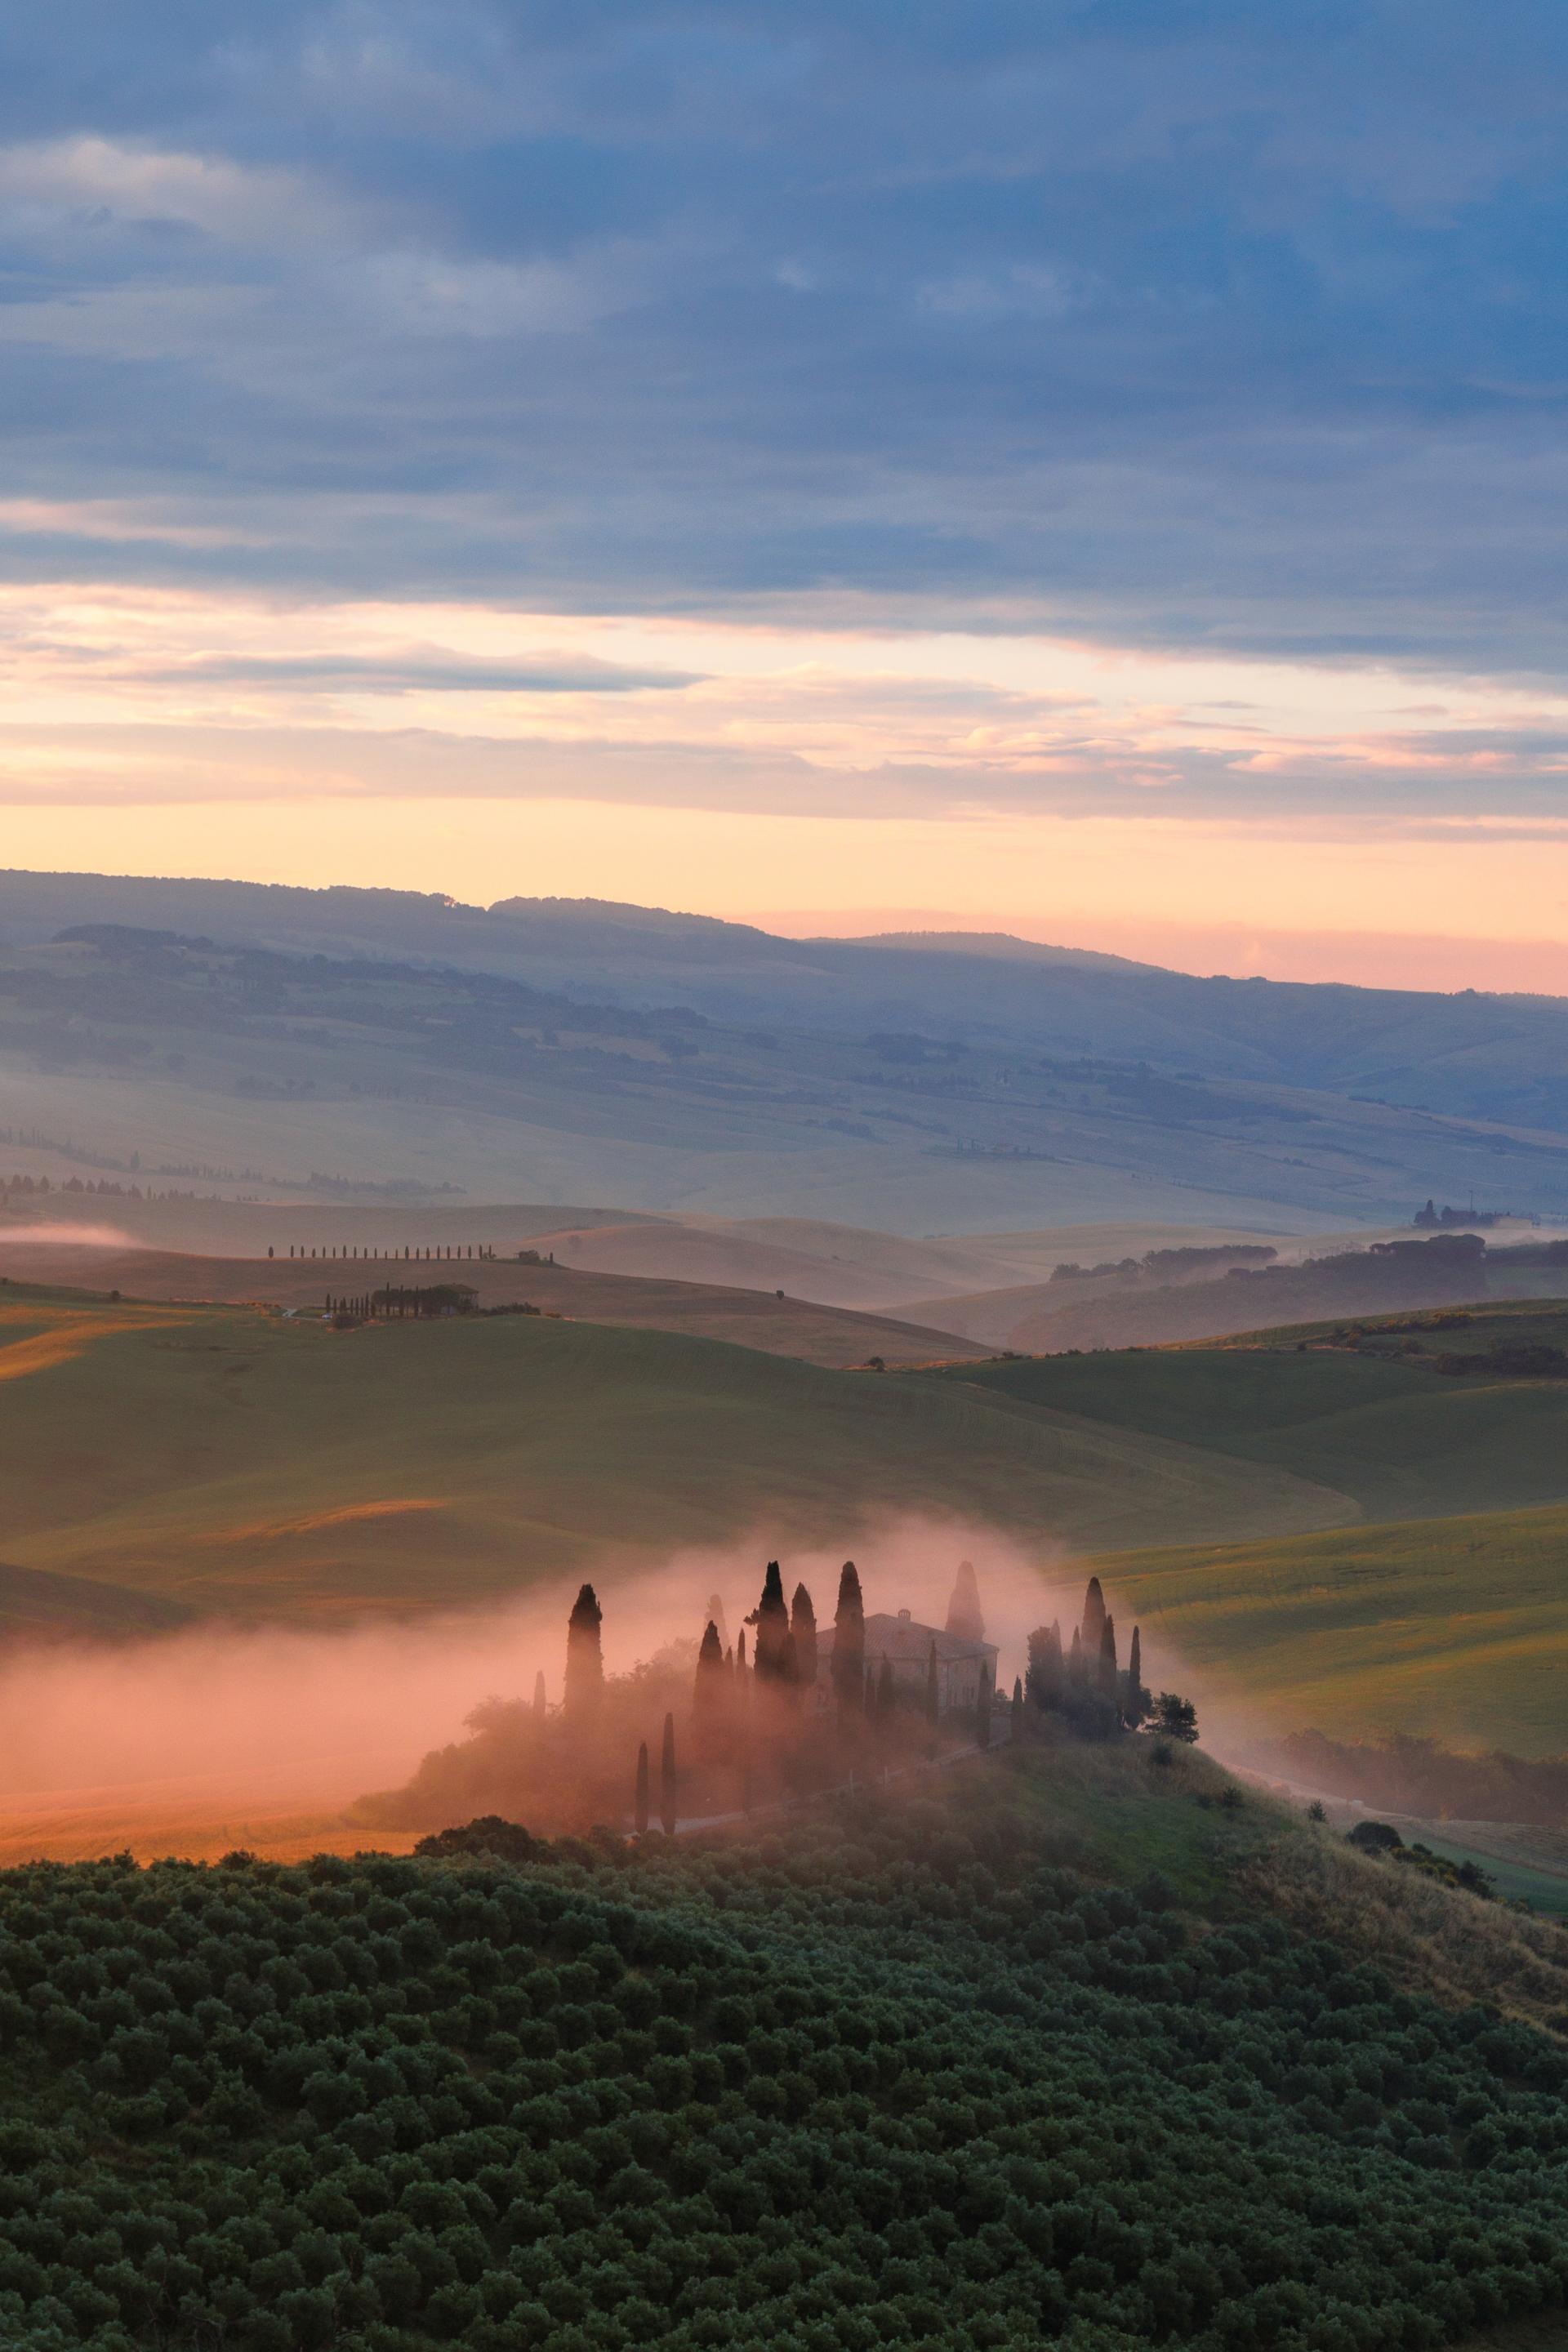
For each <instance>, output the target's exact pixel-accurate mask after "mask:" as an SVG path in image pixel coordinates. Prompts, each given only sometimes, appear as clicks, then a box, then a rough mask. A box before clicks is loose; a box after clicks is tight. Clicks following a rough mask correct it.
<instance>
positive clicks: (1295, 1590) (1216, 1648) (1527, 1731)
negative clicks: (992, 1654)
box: [1098, 1504, 1568, 1756]
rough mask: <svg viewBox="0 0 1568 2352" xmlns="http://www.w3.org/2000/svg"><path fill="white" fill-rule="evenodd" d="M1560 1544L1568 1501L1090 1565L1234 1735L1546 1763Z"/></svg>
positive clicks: (1123, 1555)
mask: <svg viewBox="0 0 1568 2352" xmlns="http://www.w3.org/2000/svg"><path fill="white" fill-rule="evenodd" d="M1565 1551H1568V1507H1564V1506H1563V1504H1549V1505H1543V1506H1541V1507H1537V1508H1536V1509H1533V1510H1512V1511H1491V1512H1485V1513H1475V1514H1469V1515H1463V1516H1457V1517H1452V1518H1443V1519H1426V1518H1424V1519H1419V1520H1415V1521H1398V1520H1395V1521H1393V1522H1390V1523H1387V1524H1384V1525H1381V1526H1376V1527H1367V1528H1353V1529H1348V1528H1342V1529H1339V1530H1337V1531H1336V1532H1335V1533H1334V1534H1332V1535H1331V1536H1305V1537H1279V1538H1269V1539H1268V1540H1266V1541H1263V1542H1260V1543H1258V1542H1253V1543H1244V1544H1226V1545H1219V1546H1209V1545H1204V1546H1196V1547H1194V1546H1184V1547H1175V1548H1173V1549H1159V1550H1143V1551H1135V1552H1120V1553H1116V1554H1113V1555H1110V1556H1108V1557H1107V1558H1105V1559H1102V1560H1101V1561H1100V1563H1098V1565H1099V1567H1100V1572H1101V1573H1102V1574H1103V1575H1105V1576H1107V1577H1111V1578H1114V1579H1115V1580H1116V1582H1117V1583H1118V1585H1119V1586H1121V1588H1122V1589H1123V1590H1124V1591H1126V1593H1127V1594H1128V1596H1129V1600H1130V1603H1131V1607H1132V1608H1133V1610H1134V1611H1135V1612H1136V1613H1137V1615H1138V1616H1139V1618H1140V1619H1141V1620H1142V1622H1143V1623H1144V1625H1145V1626H1147V1627H1148V1628H1149V1629H1150V1630H1151V1633H1152V1636H1153V1638H1154V1640H1155V1641H1156V1642H1157V1643H1159V1644H1160V1646H1161V1648H1162V1649H1168V1650H1170V1651H1173V1652H1174V1653H1175V1654H1176V1655H1178V1656H1179V1657H1180V1658H1181V1659H1182V1660H1183V1661H1184V1662H1185V1663H1188V1664H1191V1666H1192V1668H1193V1670H1194V1674H1196V1675H1201V1676H1202V1679H1203V1686H1204V1688H1205V1691H1207V1692H1212V1694H1213V1699H1212V1701H1211V1714H1212V1715H1214V1716H1215V1717H1216V1718H1218V1719H1223V1720H1224V1721H1225V1722H1226V1724H1227V1725H1228V1726H1229V1727H1230V1728H1231V1729H1232V1730H1233V1731H1235V1732H1239V1733H1242V1734H1245V1735H1247V1736H1256V1735H1258V1733H1260V1732H1264V1731H1267V1732H1268V1733H1270V1734H1271V1735H1279V1734H1281V1733H1285V1732H1291V1731H1297V1730H1303V1729H1307V1728H1311V1729H1315V1730H1319V1731H1325V1732H1329V1733H1339V1734H1342V1735H1351V1736H1364V1735H1365V1734H1366V1733H1367V1732H1369V1731H1371V1730H1390V1731H1406V1732H1416V1733H1420V1734H1423V1735H1429V1736H1432V1737H1435V1738H1439V1739H1442V1740H1445V1741H1447V1742H1449V1743H1451V1744H1452V1745H1454V1746H1456V1747H1459V1748H1494V1747H1500V1748H1508V1749H1510V1750H1511V1751H1513V1752H1514V1753H1516V1754H1519V1755H1522V1756H1546V1755H1556V1754H1561V1752H1562V1751H1563V1746H1564V1724H1563V1687H1564V1675H1565V1674H1568V1580H1565V1579H1564V1576H1563V1557H1564V1553H1565ZM1216 1727H1217V1722H1216Z"/></svg>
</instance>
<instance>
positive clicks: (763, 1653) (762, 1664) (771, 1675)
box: [746, 1559, 789, 1683]
mask: <svg viewBox="0 0 1568 2352" xmlns="http://www.w3.org/2000/svg"><path fill="white" fill-rule="evenodd" d="M746 1622H747V1623H748V1624H752V1625H755V1627H756V1629H757V1638H756V1644H755V1650H754V1659H755V1664H754V1669H753V1671H754V1672H755V1674H756V1677H757V1680H758V1682H759V1683H781V1682H784V1680H786V1679H787V1675H788V1669H789V1653H788V1646H787V1645H788V1643H789V1611H788V1609H787V1608H786V1607H785V1606H784V1579H783V1577H782V1576H781V1575H780V1573H779V1564H778V1562H777V1560H776V1559H770V1560H769V1562H768V1565H767V1573H766V1574H765V1576H764V1577H763V1597H762V1599H761V1600H760V1601H758V1603H757V1606H756V1609H755V1611H754V1612H753V1613H752V1616H751V1617H749V1618H748V1619H747V1621H746Z"/></svg>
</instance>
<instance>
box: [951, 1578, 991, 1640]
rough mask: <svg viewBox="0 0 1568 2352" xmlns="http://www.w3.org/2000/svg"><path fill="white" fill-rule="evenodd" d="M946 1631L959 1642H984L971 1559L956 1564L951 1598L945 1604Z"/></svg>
mask: <svg viewBox="0 0 1568 2352" xmlns="http://www.w3.org/2000/svg"><path fill="white" fill-rule="evenodd" d="M947 1630H948V1632H949V1633H956V1634H957V1636H958V1638H959V1640H960V1641H961V1642H984V1639H985V1620H984V1616H983V1615H982V1614H981V1609H980V1587H979V1585H978V1583H977V1582H976V1581H975V1576H974V1562H973V1560H972V1559H961V1560H960V1561H959V1563H958V1575H957V1578H956V1580H955V1581H954V1583H953V1588H952V1600H951V1601H949V1602H948V1604H947Z"/></svg>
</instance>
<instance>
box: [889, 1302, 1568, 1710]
mask: <svg viewBox="0 0 1568 2352" xmlns="http://www.w3.org/2000/svg"><path fill="white" fill-rule="evenodd" d="M1532 1350H1535V1351H1545V1355H1546V1356H1550V1354H1551V1353H1552V1352H1553V1351H1555V1352H1557V1353H1558V1354H1560V1355H1561V1356H1562V1360H1563V1371H1568V1307H1565V1306H1563V1305H1560V1304H1559V1303H1557V1302H1555V1301H1550V1300H1547V1301H1531V1302H1524V1303H1521V1304H1519V1305H1517V1306H1503V1307H1487V1308H1476V1309H1471V1310H1468V1311H1465V1310H1456V1311H1454V1312H1451V1313H1447V1314H1439V1315H1426V1316H1416V1317H1403V1318H1401V1317H1394V1318H1386V1319H1385V1320H1384V1322H1382V1323H1377V1322H1372V1323H1369V1324H1368V1325H1367V1326H1366V1327H1365V1328H1364V1329H1363V1331H1362V1333H1361V1336H1360V1337H1359V1338H1358V1339H1355V1340H1354V1341H1353V1342H1347V1340H1346V1338H1345V1335H1344V1333H1343V1331H1342V1330H1340V1331H1339V1334H1338V1343H1337V1344H1336V1339H1335V1328H1334V1327H1318V1328H1314V1327H1301V1328H1290V1329H1288V1330H1285V1331H1281V1332H1276V1333H1266V1334H1260V1335H1258V1337H1257V1339H1256V1340H1255V1341H1254V1343H1252V1344H1242V1345H1230V1346H1226V1347H1187V1348H1179V1349H1137V1350H1132V1351H1130V1352H1126V1353H1120V1354H1117V1353H1110V1352H1108V1353H1104V1354H1098V1355H1087V1356H1071V1357H1065V1356H1064V1357H1047V1358H1041V1359H1037V1360H1031V1361H1023V1362H1016V1363H992V1364H985V1365H979V1366H975V1367H973V1368H972V1369H968V1368H966V1369H965V1370H963V1371H962V1373H960V1372H957V1371H954V1372H953V1373H952V1374H946V1375H937V1376H935V1377H938V1378H945V1379H955V1380H961V1381H962V1382H963V1385H964V1386H966V1387H975V1388H978V1389H980V1390H981V1391H984V1393H986V1394H990V1395H997V1396H1005V1397H1007V1398H1009V1399H1010V1400H1011V1401H1012V1402H1014V1403H1015V1404H1016V1406H1017V1407H1018V1408H1019V1409H1020V1410H1021V1411H1043V1412H1063V1411H1068V1412H1076V1413H1080V1414H1082V1415H1084V1416H1085V1418H1086V1419H1089V1420H1090V1421H1092V1422H1094V1423H1096V1424H1097V1425H1101V1426H1114V1427H1116V1428H1118V1429H1121V1430H1122V1431H1123V1432H1125V1433H1128V1434H1132V1433H1142V1434H1146V1435H1148V1436H1150V1437H1152V1438H1154V1437H1157V1438H1160V1439H1162V1440H1164V1441H1166V1442H1174V1443H1178V1444H1198V1445H1201V1446H1203V1447H1205V1448H1207V1449H1213V1450H1214V1451H1215V1452H1219V1453H1224V1454H1227V1455H1228V1456H1230V1457H1231V1458H1232V1459H1235V1460H1237V1461H1247V1462H1250V1463H1254V1464H1256V1465H1259V1466H1262V1465H1269V1466H1271V1467H1274V1468H1277V1469H1281V1470H1289V1471H1290V1472H1291V1473H1293V1474H1294V1475H1297V1476H1299V1477H1301V1478H1304V1479H1309V1480H1311V1481H1312V1482H1313V1483H1315V1484H1316V1485H1318V1486H1321V1487H1324V1488H1329V1489H1331V1490H1333V1491H1335V1492H1337V1493H1339V1494H1341V1495H1342V1496H1345V1497H1346V1498H1347V1499H1348V1500H1349V1501H1350V1502H1351V1503H1352V1505H1353V1507H1354V1508H1355V1510H1356V1512H1357V1514H1358V1515H1359V1516H1360V1517H1362V1518H1363V1521H1364V1522H1366V1523H1367V1524H1363V1525H1360V1526H1356V1527H1353V1528H1351V1527H1341V1528H1337V1529H1336V1530H1334V1531H1333V1532H1332V1533H1330V1534H1322V1535H1313V1536H1306V1537H1289V1538H1285V1537H1280V1538H1267V1539H1265V1540H1263V1541H1261V1542H1259V1541H1249V1542H1247V1543H1244V1544H1240V1545H1227V1546H1220V1547H1211V1546H1200V1547H1194V1546H1191V1545H1184V1544H1179V1543H1175V1544H1172V1545H1169V1546H1163V1547H1161V1548H1158V1549H1142V1550H1139V1551H1136V1552H1126V1553H1119V1554H1117V1555H1115V1556H1112V1557H1110V1558H1107V1559H1101V1560H1100V1562H1099V1563H1097V1565H1098V1567H1099V1569H1100V1573H1101V1574H1102V1575H1104V1576H1105V1577H1106V1578H1107V1580H1109V1581H1110V1583H1111V1584H1112V1585H1113V1586H1114V1588H1115V1589H1116V1590H1117V1591H1120V1592H1121V1593H1123V1594H1124V1595H1125V1596H1126V1600H1125V1602H1124V1604H1123V1613H1124V1614H1125V1613H1126V1611H1127V1610H1128V1609H1131V1612H1133V1613H1135V1614H1136V1615H1137V1616H1138V1618H1139V1619H1140V1621H1141V1622H1142V1624H1143V1627H1144V1633H1145V1640H1146V1642H1152V1646H1153V1651H1154V1655H1155V1658H1156V1660H1157V1661H1158V1662H1159V1670H1161V1671H1165V1672H1174V1671H1176V1667H1177V1662H1179V1664H1180V1666H1181V1667H1182V1668H1184V1669H1185V1668H1190V1669H1191V1670H1192V1672H1193V1673H1194V1674H1195V1675H1197V1676H1198V1677H1199V1678H1200V1682H1201V1686H1202V1687H1203V1689H1204V1691H1205V1694H1206V1695H1208V1696H1209V1698H1210V1700H1211V1703H1213V1704H1215V1706H1219V1707H1221V1708H1222V1709H1223V1710H1227V1711H1228V1719H1229V1721H1230V1723H1231V1724H1232V1726H1233V1727H1236V1728H1239V1729H1240V1730H1243V1731H1246V1732H1247V1733H1251V1734H1256V1733H1258V1732H1262V1731H1268V1732H1269V1733H1271V1734H1279V1733H1280V1732H1285V1731H1290V1730H1296V1729H1302V1728H1307V1727H1310V1728H1313V1729H1317V1730H1321V1731H1327V1732H1337V1733H1342V1734H1355V1735H1359V1736H1362V1737H1365V1736H1367V1735H1368V1734H1369V1733H1371V1732H1374V1731H1377V1730H1382V1729H1388V1730H1401V1731H1406V1732H1416V1733H1422V1734H1429V1735H1432V1736H1435V1737H1437V1738H1443V1739H1445V1740H1447V1741H1449V1742H1451V1743H1454V1744H1458V1745H1459V1746H1462V1747H1490V1746H1501V1747H1505V1748H1512V1749H1515V1750H1517V1751H1518V1752H1519V1753H1521V1754H1523V1755H1542V1754H1551V1753H1556V1752H1560V1751H1561V1750H1562V1749H1563V1747H1564V1746H1565V1745H1568V1738H1565V1734H1564V1721H1565V1718H1564V1714H1563V1687H1564V1684H1565V1679H1568V1573H1565V1572H1564V1570H1563V1559H1564V1557H1565V1555H1568V1378H1564V1377H1561V1376H1560V1375H1559V1374H1558V1373H1556V1372H1552V1373H1549V1374H1547V1375H1546V1376H1542V1375H1540V1374H1536V1375H1534V1376H1531V1374H1529V1373H1527V1372H1521V1370H1520V1369H1519V1366H1520V1365H1521V1363H1525V1362H1529V1361H1531V1360H1532V1358H1531V1354H1530V1353H1529V1352H1528V1351H1532ZM1521 1351H1526V1352H1521ZM1542 1360H1544V1359H1542ZM1440 1362H1441V1363H1445V1364H1447V1365H1448V1366H1449V1367H1454V1366H1456V1365H1458V1369H1447V1370H1437V1369H1436V1366H1437V1365H1438V1364H1439V1363H1440ZM926 1377H931V1376H926ZM1222 1719H1224V1717H1222Z"/></svg>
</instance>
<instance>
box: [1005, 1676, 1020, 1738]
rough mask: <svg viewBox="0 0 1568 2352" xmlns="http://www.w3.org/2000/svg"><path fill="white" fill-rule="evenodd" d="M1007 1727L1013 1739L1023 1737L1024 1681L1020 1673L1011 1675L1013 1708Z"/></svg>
mask: <svg viewBox="0 0 1568 2352" xmlns="http://www.w3.org/2000/svg"><path fill="white" fill-rule="evenodd" d="M1008 1728H1009V1730H1010V1732H1011V1734H1012V1737H1013V1738H1015V1739H1022V1738H1023V1737H1024V1681H1023V1676H1022V1675H1014V1677H1013V1709H1012V1715H1011V1718H1010V1720H1009V1724H1008Z"/></svg>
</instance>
